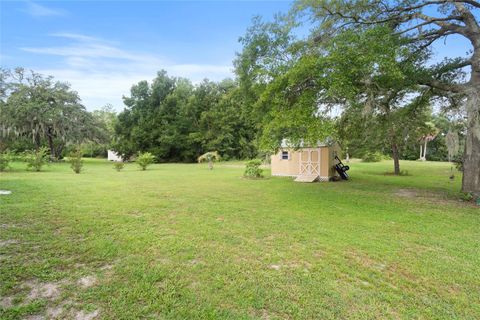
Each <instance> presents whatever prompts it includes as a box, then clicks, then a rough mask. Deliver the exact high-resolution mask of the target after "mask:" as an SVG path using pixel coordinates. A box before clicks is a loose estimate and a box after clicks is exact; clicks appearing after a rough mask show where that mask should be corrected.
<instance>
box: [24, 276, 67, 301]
mask: <svg viewBox="0 0 480 320" xmlns="http://www.w3.org/2000/svg"><path fill="white" fill-rule="evenodd" d="M24 286H25V287H27V288H29V289H30V293H29V294H28V296H27V299H28V300H29V301H32V300H35V299H47V300H50V301H53V300H56V299H57V298H58V297H59V296H60V293H61V290H60V284H59V283H54V282H47V283H39V282H38V281H35V280H31V281H27V282H26V283H25V284H24Z"/></svg>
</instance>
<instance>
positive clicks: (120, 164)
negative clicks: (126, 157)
mask: <svg viewBox="0 0 480 320" xmlns="http://www.w3.org/2000/svg"><path fill="white" fill-rule="evenodd" d="M113 168H114V169H115V170H117V172H120V171H121V170H122V169H123V168H125V163H123V162H114V163H113Z"/></svg>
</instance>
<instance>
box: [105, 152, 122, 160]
mask: <svg viewBox="0 0 480 320" xmlns="http://www.w3.org/2000/svg"><path fill="white" fill-rule="evenodd" d="M107 153H108V161H116V162H122V161H123V160H122V157H121V156H119V155H118V153H116V152H115V151H113V150H107Z"/></svg>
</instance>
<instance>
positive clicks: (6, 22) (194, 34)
mask: <svg viewBox="0 0 480 320" xmlns="http://www.w3.org/2000/svg"><path fill="white" fill-rule="evenodd" d="M0 1H1V2H0V20H1V22H0V28H1V29H0V64H1V66H2V67H7V68H13V67H17V66H22V67H26V68H30V69H33V70H35V71H37V72H40V73H42V74H46V75H53V76H54V77H55V78H56V79H57V80H61V81H67V82H69V83H70V84H71V85H72V87H73V89H74V90H76V91H78V92H79V94H80V97H81V98H82V101H83V103H84V104H85V105H86V106H87V108H88V109H89V110H94V109H98V108H100V107H102V106H104V105H105V104H107V103H111V104H113V105H114V107H115V108H116V109H117V110H119V111H120V110H122V109H123V103H122V95H128V94H129V90H130V87H131V86H132V85H133V84H134V83H136V82H138V81H140V80H149V81H150V80H151V79H153V78H154V77H155V74H156V72H157V71H158V70H161V69H165V70H167V71H168V73H169V74H170V75H171V76H181V77H187V78H189V79H190V80H192V81H193V82H194V83H197V82H199V81H201V80H202V79H204V78H209V79H211V80H221V79H223V78H226V77H233V72H232V60H233V59H234V58H235V52H238V51H240V50H241V46H240V44H239V43H238V38H239V37H240V36H242V35H243V34H244V33H245V30H246V29H247V27H248V26H249V25H250V23H251V19H252V17H253V16H255V15H261V16H262V17H264V19H265V20H270V19H272V17H273V15H274V14H275V13H277V12H287V11H288V9H289V8H290V6H291V3H292V1H2V0H0ZM469 48H470V46H469V44H468V43H467V42H466V41H465V40H464V39H461V38H460V37H452V38H451V39H449V40H448V41H447V42H446V43H443V42H439V43H437V44H436V52H437V54H438V55H437V57H436V60H437V61H438V60H439V59H441V58H442V57H444V56H459V55H462V56H463V55H465V53H466V51H467V50H469Z"/></svg>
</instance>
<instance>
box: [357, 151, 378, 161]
mask: <svg viewBox="0 0 480 320" xmlns="http://www.w3.org/2000/svg"><path fill="white" fill-rule="evenodd" d="M382 159H383V154H381V153H380V152H367V153H365V154H364V155H363V157H362V161H363V162H380V161H382Z"/></svg>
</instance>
